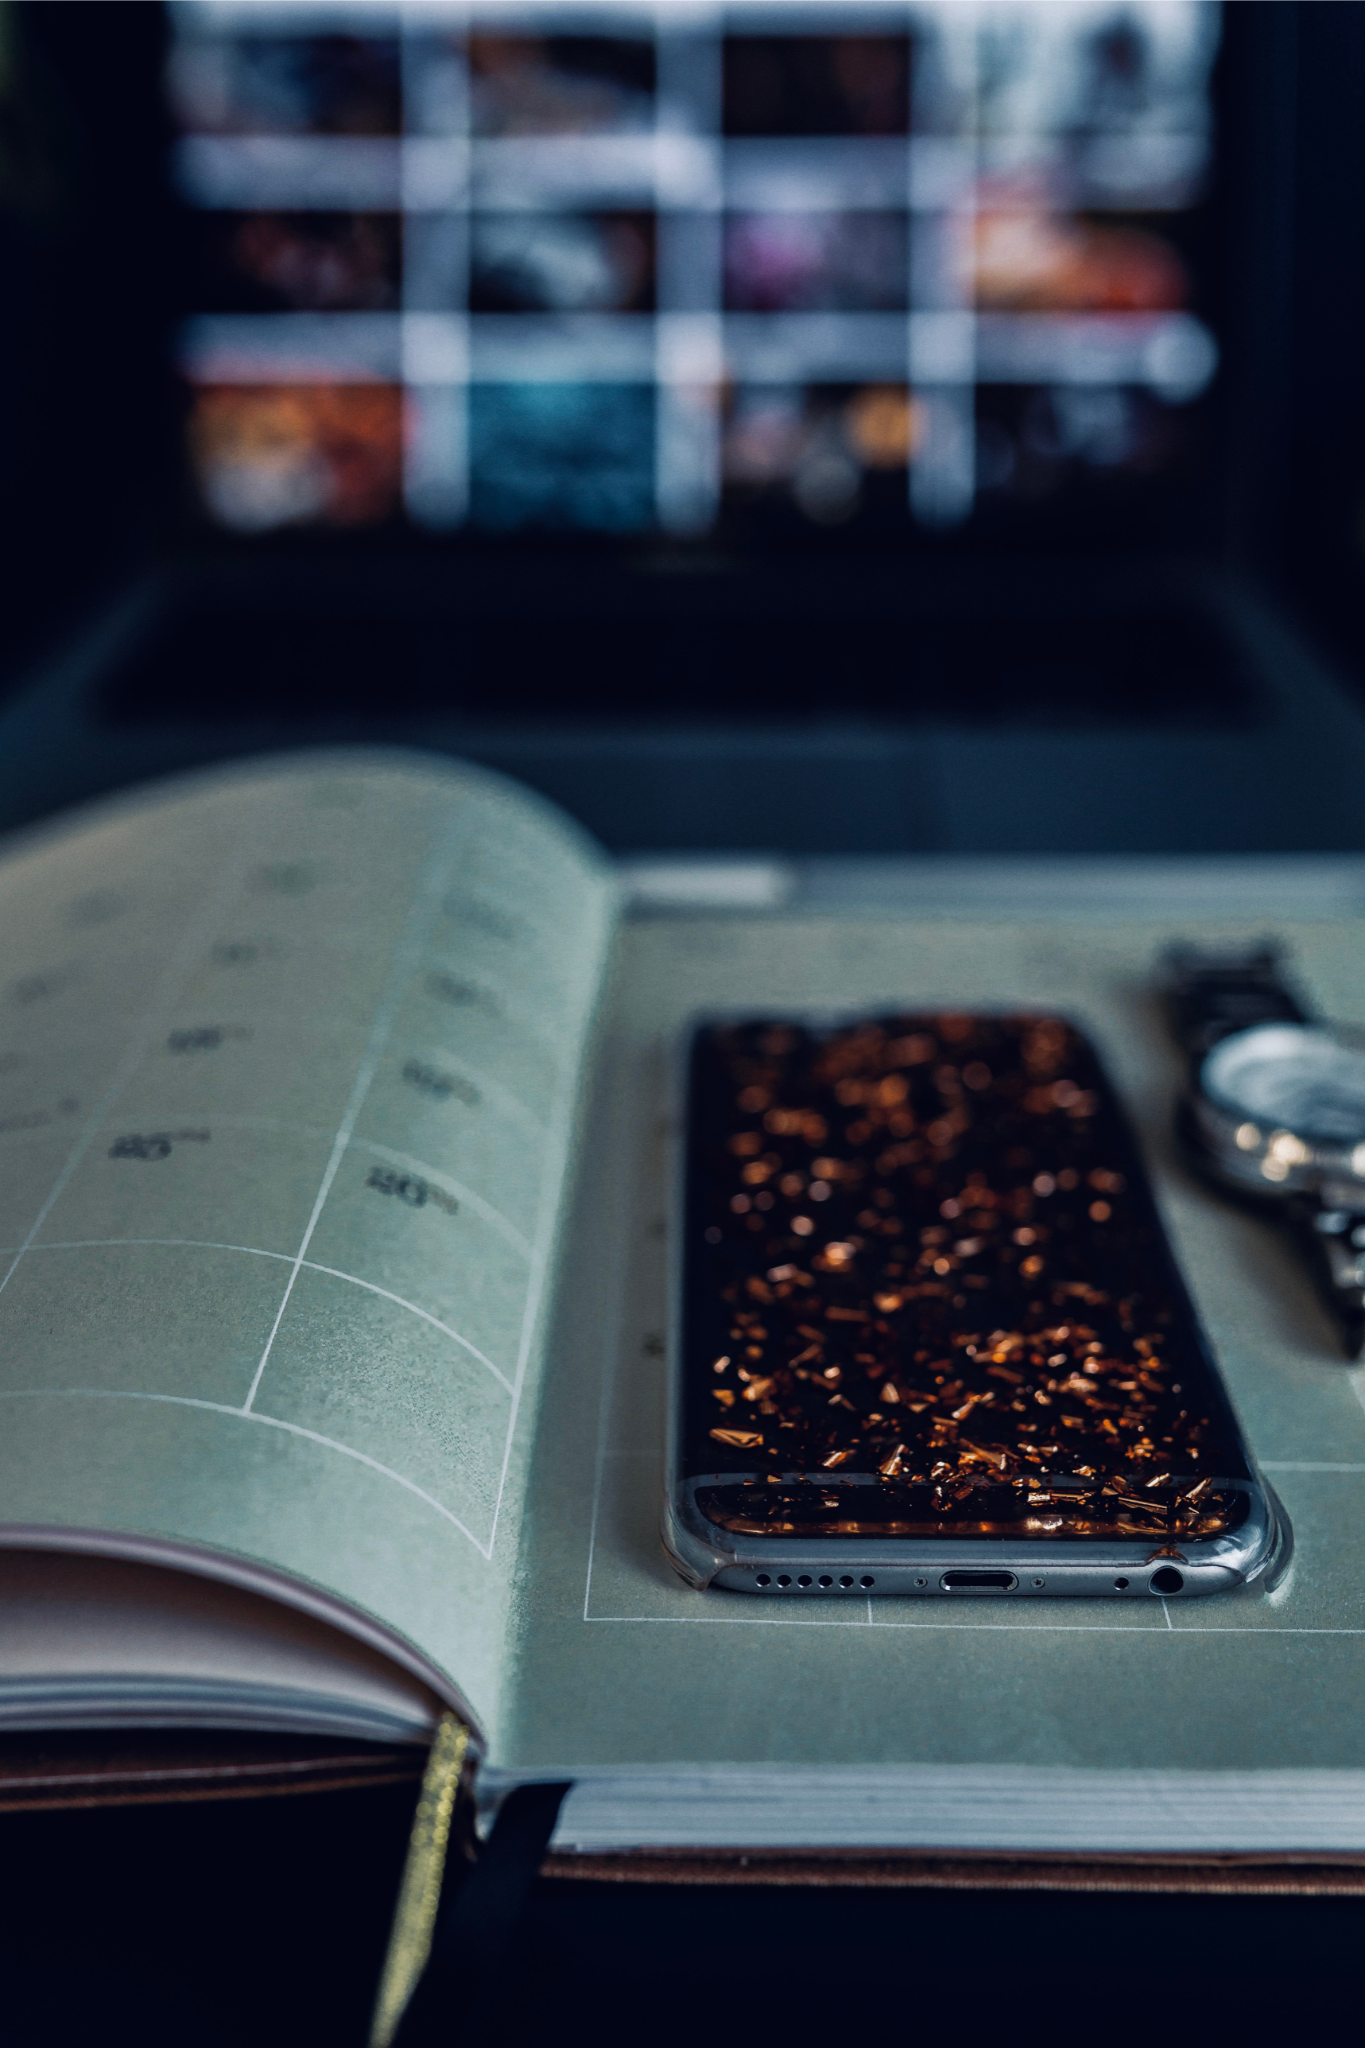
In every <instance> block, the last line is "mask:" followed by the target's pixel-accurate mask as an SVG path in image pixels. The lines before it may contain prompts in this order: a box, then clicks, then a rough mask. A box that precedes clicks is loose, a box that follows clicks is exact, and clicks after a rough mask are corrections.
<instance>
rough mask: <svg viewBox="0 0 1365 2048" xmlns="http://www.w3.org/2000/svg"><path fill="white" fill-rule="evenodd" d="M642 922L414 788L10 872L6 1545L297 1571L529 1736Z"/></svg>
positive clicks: (345, 796) (469, 779)
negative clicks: (613, 1101)
mask: <svg viewBox="0 0 1365 2048" xmlns="http://www.w3.org/2000/svg"><path fill="white" fill-rule="evenodd" d="M614 902H615V886H614V883H613V882H612V880H611V879H610V875H609V871H608V870H607V867H606V864H605V863H604V862H603V861H602V859H601V858H600V857H599V856H598V855H597V854H596V852H595V850H594V849H593V848H592V847H591V846H590V844H589V843H588V842H587V840H586V839H585V838H584V837H583V836H582V835H580V834H579V833H578V832H577V831H576V829H575V828H574V827H573V826H572V825H570V824H569V823H568V822H567V821H566V820H564V819H563V818H561V817H560V816H559V815H558V814H557V813H554V812H553V811H552V810H551V809H550V807H549V806H547V805H544V804H542V803H541V802H540V801H539V800H538V799H536V798H534V797H532V796H530V795H529V794H528V793H526V792H522V791H518V790H516V789H515V788H514V787H513V786H512V785H511V784H508V783H505V782H503V781H501V780H500V779H499V778H497V777H495V776H491V775H485V774H483V773H481V772H480V771H478V770H473V769H463V768H458V769H457V768H453V767H448V766H442V765H438V764H436V763H435V762H434V761H423V760H422V759H421V758H420V757H417V756H402V755H383V754H378V755H376V754H360V753H354V754H346V753H337V754H333V755H328V756H312V757H303V758H302V759H298V758H296V759H293V760H285V761H282V762H275V763H273V764H270V765H269V766H267V767H264V768H262V767H261V766H260V765H259V764H253V765H252V766H251V767H250V768H248V769H245V770H235V771H232V772H229V773H227V774H223V773H217V774H214V775H210V776H205V777H197V778H193V779H191V780H188V781H185V782H181V783H178V784H175V785H172V786H170V787H169V789H167V790H163V791H160V792H157V793H154V794H153V795H152V796H151V797H146V796H141V797H135V798H131V799H122V800H120V801H119V802H118V803H117V804H115V805H113V806H111V807H106V808H104V809H103V810H102V812H101V813H100V815H99V817H98V818H97V820H96V821H95V822H93V823H90V824H87V825H85V826H83V827H81V828H78V829H75V830H71V829H69V828H68V829H66V830H56V831H53V830H49V831H47V832H46V833H44V834H43V835H41V837H40V838H39V839H38V840H37V842H36V843H34V844H31V845H30V846H29V847H28V849H27V850H25V851H23V852H21V853H19V854H17V855H15V856H13V857H12V858H11V859H10V860H9V861H8V862H7V863H6V864H5V865H4V866H3V867H0V904H2V905H3V926H2V928H3V933H4V944H3V954H2V955H0V974H2V975H3V979H2V980H0V1361H3V1364H2V1366H0V1504H2V1507H3V1515H4V1521H5V1525H6V1531H5V1532H4V1540H7V1541H9V1542H10V1543H15V1542H18V1541H20V1540H21V1538H22V1540H23V1541H25V1542H26V1543H29V1544H30V1545H31V1544H32V1542H33V1540H34V1538H33V1531H34V1530H46V1531H48V1532H60V1531H62V1530H67V1531H70V1530H72V1529H78V1530H81V1531H85V1532H89V1531H103V1532H106V1536H107V1538H108V1542H107V1543H106V1545H105V1547H110V1546H111V1545H114V1547H117V1546H116V1544H115V1539H122V1540H123V1547H124V1548H125V1550H126V1551H127V1552H128V1554H138V1555H145V1554H149V1553H148V1552H147V1551H146V1550H145V1547H144V1549H143V1550H141V1551H139V1550H138V1548H137V1545H138V1543H139V1542H141V1541H143V1540H144V1539H150V1540H152V1541H153V1543H154V1544H155V1543H156V1542H161V1543H166V1542H169V1543H172V1544H180V1545H188V1546H203V1547H206V1548H208V1549H211V1550H215V1551H217V1550H221V1551H222V1552H224V1553H226V1554H228V1556H229V1557H231V1558H235V1559H236V1560H237V1562H238V1564H239V1566H241V1568H242V1569H244V1570H247V1571H248V1572H249V1569H250V1567H251V1566H252V1564H253V1563H254V1564H259V1565H263V1566H265V1567H269V1568H271V1569H272V1570H273V1572H274V1573H275V1574H277V1575H278V1574H288V1575H293V1576H295V1577H296V1578H297V1579H298V1580H299V1581H300V1582H302V1585H303V1586H306V1587H311V1588H312V1589H314V1591H315V1592H316V1593H317V1595H318V1597H319V1598H320V1599H321V1600H323V1602H324V1604H325V1602H326V1601H327V1600H332V1601H339V1602H344V1603H347V1605H348V1607H350V1608H354V1609H356V1610H359V1611H360V1612H361V1613H363V1614H365V1615H368V1616H370V1617H373V1618H377V1621H378V1623H379V1624H380V1625H381V1626H382V1627H383V1628H386V1629H387V1630H388V1631H390V1632H397V1633H396V1638H395V1639H396V1640H398V1641H399V1642H400V1654H404V1652H403V1651H402V1649H401V1644H402V1643H403V1642H405V1643H406V1645H407V1646H408V1651H407V1653H406V1654H409V1656H410V1657H411V1658H412V1659H414V1660H416V1662H417V1664H418V1665H419V1667H420V1668H423V1669H424V1670H425V1671H426V1673H427V1675H428V1676H430V1675H431V1673H432V1672H433V1671H434V1672H435V1673H436V1674H437V1675H438V1682H439V1685H440V1686H441V1687H443V1688H444V1690H445V1691H446V1693H447V1694H448V1695H449V1696H452V1697H453V1696H454V1692H455V1689H456V1688H458V1692H459V1694H460V1696H461V1697H462V1698H463V1699H464V1700H465V1701H466V1702H467V1705H468V1708H469V1709H470V1711H471V1712H472V1713H473V1715H474V1716H475V1717H476V1719H477V1721H478V1723H479V1724H480V1725H481V1726H482V1727H483V1728H484V1729H490V1728H492V1727H493V1726H494V1725H495V1724H496V1722H497V1717H498V1688H499V1674H500V1670H501V1660H502V1642H503V1637H504V1634H505V1623H506V1616H507V1602H508V1597H509V1587H510V1573H511V1560H512V1559H513V1557H514V1555H515V1549H516V1537H517V1523H518V1519H519V1514H520V1503H521V1496H522V1492H523V1489H524V1484H525V1450H526V1439H527V1425H528V1422H529V1420H530V1417H531V1412H532V1409H533V1407H534V1390H535V1383H536V1379H537V1375H538V1372H539V1368H540V1358H541V1351H542V1337H541V1330H542V1323H543V1319H544V1305H545V1300H546V1293H547V1283H548V1281H549V1278H550V1266H551V1261H552V1255H553V1250H554V1244H555V1230H556V1221H557V1218H558V1215H559V1211H560V1206H561V1199H562V1194H563V1186H564V1180H565V1173H566V1162H567V1158H568V1152H569V1139H570V1133H571V1130H572V1125H573V1118H574V1113H575V1102H576V1097H577V1094H578V1090H579V1083H580V1076H581V1065H582V1056H583V1048H584V1043H585V1039H586V1035H587V1033H588V1030H589V1027H590V1024H591V1021H592V1017H593V1012H594V1006H595V1003H596V999H597V993H598V987H599V982H600V977H601V973H602V967H603V961H604V957H605V950H606V946H607V944H608V940H609V935H610V931H611V927H612V921H613V914H614ZM25 1531H27V1532H28V1533H27V1534H26V1535H25V1534H24V1532H25ZM52 1540H58V1537H57V1535H56V1534H55V1533H53V1534H52ZM81 1540H82V1541H85V1540H86V1539H85V1538H82V1539H81ZM130 1546H131V1548H130ZM284 1583H285V1582H284V1581H283V1580H282V1579H279V1578H278V1577H277V1578H276V1580H275V1581H274V1584H275V1590H277V1591H278V1590H280V1588H281V1586H283V1585H284ZM286 1590H288V1588H287V1587H286ZM300 1597H302V1596H300ZM333 1618H335V1617H333ZM2 1671H3V1667H2V1665H0V1675H2Z"/></svg>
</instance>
